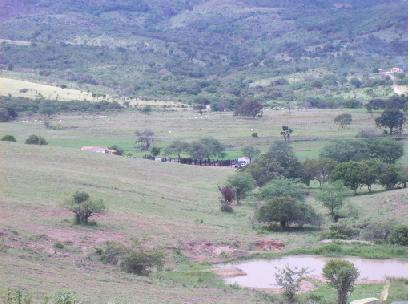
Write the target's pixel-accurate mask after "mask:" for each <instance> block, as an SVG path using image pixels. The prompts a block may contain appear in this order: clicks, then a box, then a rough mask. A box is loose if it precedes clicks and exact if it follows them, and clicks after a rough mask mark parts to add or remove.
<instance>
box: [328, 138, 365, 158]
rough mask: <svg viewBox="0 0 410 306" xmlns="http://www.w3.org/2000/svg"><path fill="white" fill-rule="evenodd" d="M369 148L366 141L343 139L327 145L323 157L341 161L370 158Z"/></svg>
mask: <svg viewBox="0 0 410 306" xmlns="http://www.w3.org/2000/svg"><path fill="white" fill-rule="evenodd" d="M369 156H370V153H369V148H368V146H367V143H366V142H365V141H361V140H343V141H338V142H334V143H331V144H329V145H327V146H325V147H324V148H323V149H322V151H321V152H320V157H321V158H327V159H333V160H335V161H337V162H339V163H342V162H347V161H357V160H362V159H366V158H369Z"/></svg>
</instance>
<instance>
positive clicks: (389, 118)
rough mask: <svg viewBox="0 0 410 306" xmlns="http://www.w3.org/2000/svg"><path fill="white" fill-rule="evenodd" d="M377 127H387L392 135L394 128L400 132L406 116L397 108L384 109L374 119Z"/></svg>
mask: <svg viewBox="0 0 410 306" xmlns="http://www.w3.org/2000/svg"><path fill="white" fill-rule="evenodd" d="M375 122H376V125H377V126H378V127H387V128H388V129H389V134H390V135H392V134H393V132H394V131H395V130H397V131H398V132H399V134H401V132H402V129H403V124H404V123H405V122H406V117H405V116H404V114H403V112H401V111H400V110H399V109H386V110H384V111H383V113H382V114H381V116H380V117H377V118H376V119H375Z"/></svg>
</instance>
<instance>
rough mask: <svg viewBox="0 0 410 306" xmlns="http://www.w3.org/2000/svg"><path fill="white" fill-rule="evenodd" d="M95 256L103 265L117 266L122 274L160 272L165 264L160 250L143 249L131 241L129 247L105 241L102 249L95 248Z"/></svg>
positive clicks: (137, 243)
mask: <svg viewBox="0 0 410 306" xmlns="http://www.w3.org/2000/svg"><path fill="white" fill-rule="evenodd" d="M95 255H96V256H97V257H98V258H99V260H101V261H102V262H103V263H107V264H111V265H118V266H119V267H120V268H121V270H122V271H124V272H127V273H133V274H137V275H142V276H147V275H149V274H150V273H151V272H153V271H159V270H161V269H162V267H163V266H164V263H165V259H164V258H165V256H164V253H163V252H162V251H161V250H159V249H149V250H147V249H144V248H143V247H142V246H141V244H140V243H139V242H138V241H133V243H132V245H131V246H125V245H123V244H121V243H119V242H114V241H107V242H106V243H105V244H104V245H103V246H102V247H97V248H96V250H95Z"/></svg>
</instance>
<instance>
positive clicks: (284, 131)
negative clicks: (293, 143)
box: [280, 125, 293, 142]
mask: <svg viewBox="0 0 410 306" xmlns="http://www.w3.org/2000/svg"><path fill="white" fill-rule="evenodd" d="M292 133H293V130H292V129H291V128H290V127H288V126H287V125H283V126H282V131H281V132H280V134H281V135H282V136H283V139H284V140H285V142H289V141H290V135H291V134H292Z"/></svg>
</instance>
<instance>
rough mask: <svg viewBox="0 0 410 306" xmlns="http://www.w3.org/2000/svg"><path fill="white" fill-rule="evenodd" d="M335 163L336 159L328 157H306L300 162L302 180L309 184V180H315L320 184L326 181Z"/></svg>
mask: <svg viewBox="0 0 410 306" xmlns="http://www.w3.org/2000/svg"><path fill="white" fill-rule="evenodd" d="M336 164H337V162H336V161H334V160H332V159H328V158H321V159H309V158H308V159H306V160H305V161H304V162H303V164H302V166H303V177H302V180H303V182H304V183H305V184H306V185H307V186H309V185H310V181H311V180H317V181H318V182H319V184H320V186H322V184H323V182H326V181H328V179H329V175H330V173H331V172H332V170H333V169H334V167H335V166H336Z"/></svg>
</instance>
